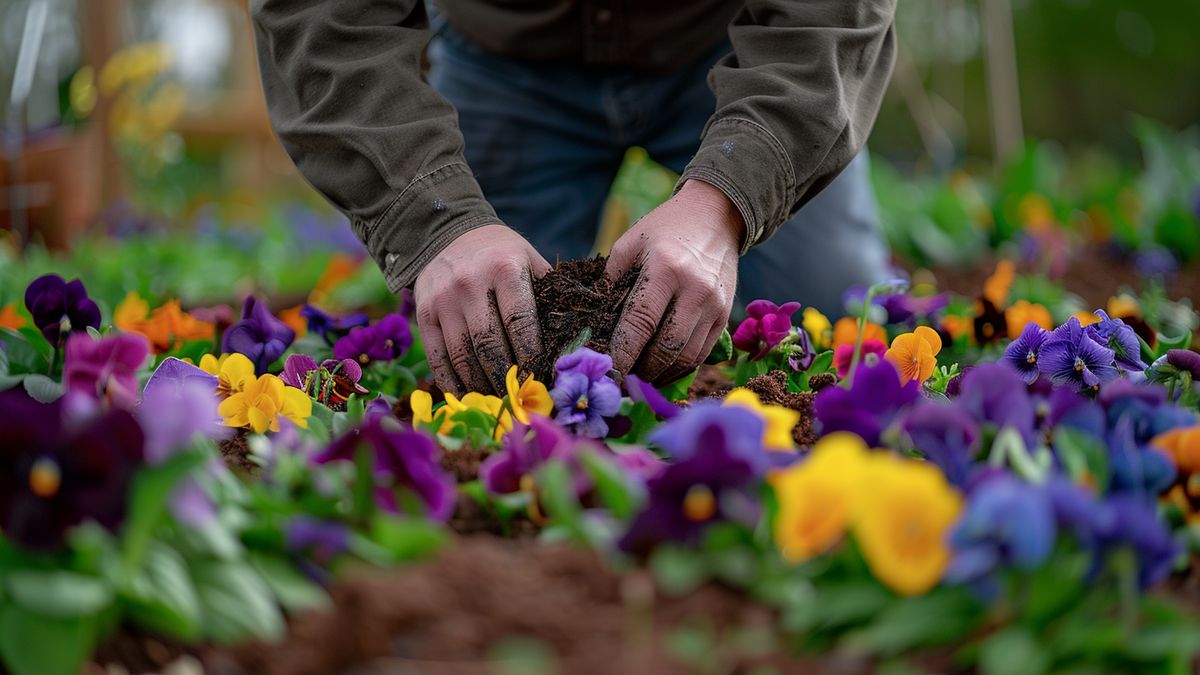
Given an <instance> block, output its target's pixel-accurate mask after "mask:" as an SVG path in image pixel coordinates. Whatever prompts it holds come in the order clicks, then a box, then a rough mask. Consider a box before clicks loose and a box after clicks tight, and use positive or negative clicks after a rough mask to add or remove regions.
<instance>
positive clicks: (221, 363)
mask: <svg viewBox="0 0 1200 675" xmlns="http://www.w3.org/2000/svg"><path fill="white" fill-rule="evenodd" d="M200 370H203V371H204V372H206V373H208V374H209V375H216V376H217V396H219V397H221V398H225V397H227V396H230V395H233V394H236V393H238V392H239V391H241V390H242V389H243V388H244V387H245V385H246V383H247V382H250V381H253V380H254V363H252V362H251V361H250V359H248V358H246V355H245V354H239V353H237V352H234V353H232V354H222V355H221V358H217V357H215V356H213V355H212V354H205V355H204V356H201V357H200Z"/></svg>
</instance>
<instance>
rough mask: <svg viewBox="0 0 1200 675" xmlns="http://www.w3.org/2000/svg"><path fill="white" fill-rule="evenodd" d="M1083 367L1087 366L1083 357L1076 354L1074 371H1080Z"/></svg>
mask: <svg viewBox="0 0 1200 675" xmlns="http://www.w3.org/2000/svg"><path fill="white" fill-rule="evenodd" d="M1085 367H1087V364H1086V363H1084V362H1083V359H1081V358H1079V357H1078V356H1076V357H1075V372H1077V373H1082V372H1083V369H1084V368H1085Z"/></svg>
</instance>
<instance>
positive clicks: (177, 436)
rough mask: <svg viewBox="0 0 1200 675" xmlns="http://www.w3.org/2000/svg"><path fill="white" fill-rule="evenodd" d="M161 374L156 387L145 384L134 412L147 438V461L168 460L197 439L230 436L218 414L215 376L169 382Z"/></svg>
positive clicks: (180, 377) (185, 377)
mask: <svg viewBox="0 0 1200 675" xmlns="http://www.w3.org/2000/svg"><path fill="white" fill-rule="evenodd" d="M180 363H183V362H182V361H181V362H180ZM164 364H165V362H164ZM183 365H188V364H186V363H184V364H183ZM193 367H194V366H193ZM161 370H162V367H161V366H160V367H159V371H161ZM172 370H174V369H172ZM197 370H199V369H198V368H197ZM159 371H155V374H154V375H152V376H151V378H150V379H151V380H152V381H155V384H154V386H150V385H149V384H147V385H146V391H145V393H144V394H143V395H142V402H141V403H140V404H139V405H138V407H137V410H136V411H135V413H136V415H137V418H138V422H139V423H140V424H141V427H142V431H143V433H144V434H145V438H146V460H147V461H149V462H150V463H152V464H157V463H159V462H162V461H165V460H166V459H167V458H169V457H170V456H172V455H173V454H174V453H175V452H177V451H179V450H181V449H183V448H184V447H185V446H186V445H187V444H188V442H190V441H191V440H192V439H193V438H195V437H197V436H201V437H204V438H212V439H221V438H225V437H227V436H228V435H229V433H230V431H231V429H229V428H228V427H226V426H223V425H222V424H221V416H220V415H218V414H217V405H218V401H217V398H216V396H215V391H216V378H215V377H213V379H212V381H207V380H205V379H203V378H201V377H199V376H195V375H191V374H181V375H179V376H177V377H178V379H177V380H176V381H175V382H166V381H164V377H163V376H162V375H160V374H159ZM176 372H180V371H176ZM200 372H201V373H203V374H205V375H208V373H204V371H202V370H201V371H200ZM209 377H212V376H211V375H209ZM156 378H157V379H156Z"/></svg>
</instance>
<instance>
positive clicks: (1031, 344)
mask: <svg viewBox="0 0 1200 675" xmlns="http://www.w3.org/2000/svg"><path fill="white" fill-rule="evenodd" d="M1048 337H1050V331H1048V330H1046V329H1044V328H1042V327H1041V326H1039V325H1037V324H1036V323H1034V322H1032V321H1030V322H1029V323H1027V324H1025V330H1023V331H1021V334H1020V335H1019V336H1017V339H1016V340H1013V341H1012V342H1011V343H1009V345H1008V347H1006V348H1005V349H1004V356H1003V357H1002V358H1001V359H1000V363H1003V364H1005V365H1007V366H1009V367H1011V368H1012V369H1013V370H1015V371H1017V373H1018V374H1020V375H1021V378H1022V379H1023V380H1025V384H1033V381H1034V380H1036V379H1037V378H1038V373H1039V372H1040V371H1039V370H1038V352H1039V351H1041V349H1042V345H1043V344H1045V342H1046V338H1048Z"/></svg>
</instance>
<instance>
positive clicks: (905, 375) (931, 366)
mask: <svg viewBox="0 0 1200 675" xmlns="http://www.w3.org/2000/svg"><path fill="white" fill-rule="evenodd" d="M940 351H942V336H940V335H938V332H937V331H935V330H933V329H932V328H930V327H928V326H917V329H916V330H915V331H913V332H911V333H904V334H902V335H897V336H896V339H895V340H892V346H891V347H890V348H889V349H888V350H887V352H885V353H884V355H883V357H884V358H885V359H887V360H888V361H891V362H892V363H893V364H894V365H895V366H896V370H897V371H899V373H900V381H901V382H904V383H908V382H910V381H912V380H916V381H917V383H918V384H924V383H925V380H928V379H929V377H930V376H931V375H933V371H934V370H935V369H936V368H937V355H938V352H940Z"/></svg>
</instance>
